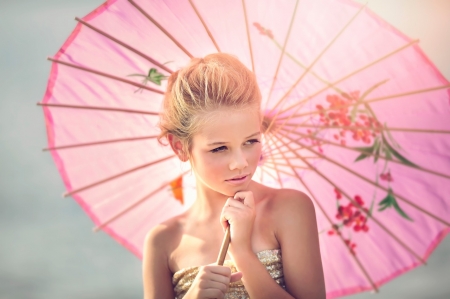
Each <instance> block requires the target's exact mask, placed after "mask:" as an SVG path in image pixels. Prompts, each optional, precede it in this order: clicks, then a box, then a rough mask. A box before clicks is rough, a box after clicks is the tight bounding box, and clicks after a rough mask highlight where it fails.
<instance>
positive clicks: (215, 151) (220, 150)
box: [210, 146, 227, 153]
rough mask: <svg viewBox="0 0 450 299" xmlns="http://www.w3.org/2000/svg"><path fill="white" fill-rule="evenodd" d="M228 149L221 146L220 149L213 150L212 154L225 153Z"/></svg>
mask: <svg viewBox="0 0 450 299" xmlns="http://www.w3.org/2000/svg"><path fill="white" fill-rule="evenodd" d="M226 149H227V147H226V146H220V147H218V148H215V149H213V150H211V151H210V152H211V153H218V152H223V151H224V150H226Z"/></svg>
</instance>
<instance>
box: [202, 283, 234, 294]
mask: <svg viewBox="0 0 450 299" xmlns="http://www.w3.org/2000/svg"><path fill="white" fill-rule="evenodd" d="M228 284H229V280H227V281H226V282H225V283H222V282H217V281H213V280H203V281H201V282H200V284H199V287H200V288H202V289H217V290H220V291H221V292H222V293H224V294H225V293H226V292H227V289H228Z"/></svg>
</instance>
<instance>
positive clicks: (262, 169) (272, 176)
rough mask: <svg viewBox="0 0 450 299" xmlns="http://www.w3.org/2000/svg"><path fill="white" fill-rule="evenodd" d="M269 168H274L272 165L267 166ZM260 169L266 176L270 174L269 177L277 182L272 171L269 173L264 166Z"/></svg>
mask: <svg viewBox="0 0 450 299" xmlns="http://www.w3.org/2000/svg"><path fill="white" fill-rule="evenodd" d="M269 168H271V169H274V168H272V167H269ZM274 170H275V169H274ZM261 171H262V172H264V173H265V174H267V175H268V176H270V177H271V178H273V179H274V180H275V181H277V182H278V179H277V178H276V177H275V176H274V175H273V174H272V173H270V172H269V171H267V170H265V169H264V167H261ZM261 182H262V181H261Z"/></svg>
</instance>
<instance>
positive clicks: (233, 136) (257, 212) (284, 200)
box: [143, 53, 325, 299]
mask: <svg viewBox="0 0 450 299" xmlns="http://www.w3.org/2000/svg"><path fill="white" fill-rule="evenodd" d="M260 104H261V95H260V91H259V88H258V86H257V83H256V79H255V76H254V75H253V73H252V72H250V71H249V70H248V69H247V68H246V67H245V66H244V65H243V64H242V63H241V62H239V61H238V60H237V59H236V58H234V57H233V56H231V55H228V54H222V53H219V54H212V55H208V56H206V57H205V58H203V59H199V58H195V59H192V61H191V62H190V64H189V65H188V66H186V67H185V68H183V69H181V70H179V71H178V72H175V73H173V74H172V75H171V76H170V78H169V82H168V88H167V92H166V95H165V98H164V103H163V110H162V113H161V119H160V128H161V135H160V140H162V139H163V138H165V139H166V140H167V141H168V143H169V144H170V146H171V148H172V149H173V151H174V152H175V154H176V155H177V156H178V157H179V159H180V160H181V161H183V162H187V161H189V162H190V164H191V167H192V171H193V173H194V174H195V177H196V184H197V185H196V188H197V199H196V201H195V203H194V204H193V205H192V207H191V208H190V209H189V210H188V211H186V212H185V213H183V214H181V215H179V216H177V217H175V218H172V219H170V220H168V221H166V222H164V223H162V224H160V225H158V226H157V227H155V228H153V229H152V230H151V231H150V232H149V233H148V234H147V237H146V240H145V245H144V257H143V280H144V298H145V299H166V298H167V299H169V298H170V299H173V298H177V299H179V298H184V299H194V298H196V299H197V298H230V299H231V298H240V299H241V298H256V299H263V298H271V299H274V298H277V299H281V298H306V299H319V298H321V299H323V298H325V285H324V278H323V270H322V263H321V259H320V250H319V241H318V231H317V225H316V218H315V211H314V206H313V204H312V202H311V200H310V199H309V198H308V197H307V196H306V195H305V194H304V193H302V192H299V191H297V190H290V189H273V188H269V187H266V186H264V185H261V184H259V183H257V182H255V181H253V180H252V176H253V174H254V173H255V170H256V167H257V165H258V162H259V160H260V157H261V134H262V133H263V129H264V128H263V126H262V117H261V113H260ZM228 225H229V226H230V234H231V242H230V246H229V249H228V254H227V260H226V264H225V265H224V266H218V265H215V264H214V262H215V260H216V259H217V255H218V253H219V250H220V246H221V243H222V238H223V235H224V230H225V229H226V228H227V226H228Z"/></svg>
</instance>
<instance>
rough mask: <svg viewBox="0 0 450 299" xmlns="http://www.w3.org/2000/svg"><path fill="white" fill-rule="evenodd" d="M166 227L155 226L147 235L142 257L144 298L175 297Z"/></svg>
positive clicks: (167, 298) (160, 298) (168, 298)
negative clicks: (165, 245) (166, 248)
mask: <svg viewBox="0 0 450 299" xmlns="http://www.w3.org/2000/svg"><path fill="white" fill-rule="evenodd" d="M165 241H166V240H165V237H164V227H163V226H161V225H160V226H157V227H155V228H153V229H152V230H151V231H150V232H149V233H148V234H147V236H146V238H145V243H144V250H143V259H142V277H143V285H144V299H173V298H174V297H175V295H174V293H173V286H172V273H171V272H170V269H169V266H168V258H167V253H166V251H165V249H164V246H163V244H166V242H165Z"/></svg>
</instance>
